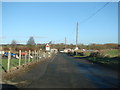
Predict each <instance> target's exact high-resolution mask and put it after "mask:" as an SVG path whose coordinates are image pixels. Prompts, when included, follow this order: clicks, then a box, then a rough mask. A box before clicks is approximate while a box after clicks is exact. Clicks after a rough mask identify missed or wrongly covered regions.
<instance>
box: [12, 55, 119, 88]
mask: <svg viewBox="0 0 120 90" xmlns="http://www.w3.org/2000/svg"><path fill="white" fill-rule="evenodd" d="M11 82H12V83H16V84H15V85H16V86H17V87H20V88H118V87H119V86H118V85H119V77H118V72H117V71H114V70H112V69H109V68H105V67H102V66H100V65H98V64H93V63H91V62H89V61H87V60H84V59H75V58H73V57H70V56H67V55H66V54H62V53H58V54H57V55H56V56H54V57H53V58H52V59H50V60H48V61H45V62H43V63H41V64H38V65H36V66H35V67H34V68H32V69H31V70H30V71H28V72H26V73H24V74H23V75H22V76H19V77H16V78H15V79H13V80H11Z"/></svg>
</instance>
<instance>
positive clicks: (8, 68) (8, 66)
mask: <svg viewBox="0 0 120 90" xmlns="http://www.w3.org/2000/svg"><path fill="white" fill-rule="evenodd" d="M10 59H11V55H10V51H9V52H8V65H7V70H8V72H9V71H10Z"/></svg>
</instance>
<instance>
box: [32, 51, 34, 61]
mask: <svg viewBox="0 0 120 90" xmlns="http://www.w3.org/2000/svg"><path fill="white" fill-rule="evenodd" d="M33 59H34V51H32V62H33Z"/></svg>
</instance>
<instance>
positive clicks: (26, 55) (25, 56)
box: [25, 51, 27, 65]
mask: <svg viewBox="0 0 120 90" xmlns="http://www.w3.org/2000/svg"><path fill="white" fill-rule="evenodd" d="M26 60H27V51H25V65H26Z"/></svg>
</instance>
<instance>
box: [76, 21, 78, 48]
mask: <svg viewBox="0 0 120 90" xmlns="http://www.w3.org/2000/svg"><path fill="white" fill-rule="evenodd" d="M76 48H78V22H77V25H76Z"/></svg>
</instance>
